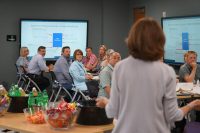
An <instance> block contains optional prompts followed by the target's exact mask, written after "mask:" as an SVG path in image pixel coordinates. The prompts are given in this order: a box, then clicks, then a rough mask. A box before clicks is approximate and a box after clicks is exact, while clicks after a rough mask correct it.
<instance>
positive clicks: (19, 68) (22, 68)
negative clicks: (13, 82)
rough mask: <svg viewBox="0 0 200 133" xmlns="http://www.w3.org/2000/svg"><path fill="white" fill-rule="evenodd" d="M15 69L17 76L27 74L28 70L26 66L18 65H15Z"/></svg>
mask: <svg viewBox="0 0 200 133" xmlns="http://www.w3.org/2000/svg"><path fill="white" fill-rule="evenodd" d="M15 68H16V70H17V74H27V71H26V69H25V68H24V66H18V65H17V64H16V63H15Z"/></svg>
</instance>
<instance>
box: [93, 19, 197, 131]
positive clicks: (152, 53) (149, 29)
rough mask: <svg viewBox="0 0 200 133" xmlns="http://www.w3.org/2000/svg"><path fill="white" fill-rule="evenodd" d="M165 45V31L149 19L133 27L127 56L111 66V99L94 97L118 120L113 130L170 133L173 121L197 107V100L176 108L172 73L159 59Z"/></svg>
mask: <svg viewBox="0 0 200 133" xmlns="http://www.w3.org/2000/svg"><path fill="white" fill-rule="evenodd" d="M164 44H165V36H164V33H163V31H162V29H161V27H160V26H159V24H158V23H157V22H156V21H155V20H153V19H152V18H144V19H140V20H139V21H137V22H136V23H135V24H134V25H133V26H132V28H131V30H130V33H129V36H128V49H129V54H130V56H129V57H127V58H126V59H124V60H122V61H121V62H119V63H118V64H116V66H115V68H114V71H113V77H112V86H111V96H110V99H109V100H108V99H106V98H100V99H97V106H100V107H104V106H105V105H106V114H107V116H108V117H111V118H115V119H117V123H116V126H115V127H114V129H113V133H131V132H132V133H170V126H171V125H172V124H173V123H174V122H175V121H179V120H181V119H183V117H184V116H185V115H186V114H187V113H188V112H189V111H190V110H192V109H197V108H198V107H199V105H200V101H199V100H195V101H192V102H191V103H189V104H188V105H186V106H184V107H182V108H179V107H178V105H177V96H176V76H175V72H174V70H173V69H172V68H171V67H169V66H168V65H166V64H164V63H162V62H160V61H159V60H160V58H161V57H163V55H164Z"/></svg>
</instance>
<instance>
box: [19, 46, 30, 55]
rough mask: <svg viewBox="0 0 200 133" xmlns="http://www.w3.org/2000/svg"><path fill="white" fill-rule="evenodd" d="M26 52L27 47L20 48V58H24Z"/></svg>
mask: <svg viewBox="0 0 200 133" xmlns="http://www.w3.org/2000/svg"><path fill="white" fill-rule="evenodd" d="M26 50H28V48H27V47H21V48H20V56H22V57H24V56H25V51H26Z"/></svg>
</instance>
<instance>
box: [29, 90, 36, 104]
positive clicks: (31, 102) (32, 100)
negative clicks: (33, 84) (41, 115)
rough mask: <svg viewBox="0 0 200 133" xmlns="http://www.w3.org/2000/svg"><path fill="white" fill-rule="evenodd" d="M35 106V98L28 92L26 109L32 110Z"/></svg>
mask: <svg viewBox="0 0 200 133" xmlns="http://www.w3.org/2000/svg"><path fill="white" fill-rule="evenodd" d="M34 105H35V98H34V96H33V93H32V92H30V94H29V98H28V107H29V108H32V107H33V106H34Z"/></svg>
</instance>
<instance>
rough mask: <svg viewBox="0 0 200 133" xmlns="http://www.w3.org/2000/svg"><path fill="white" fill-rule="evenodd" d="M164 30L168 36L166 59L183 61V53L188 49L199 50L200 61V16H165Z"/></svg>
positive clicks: (199, 57)
mask: <svg viewBox="0 0 200 133" xmlns="http://www.w3.org/2000/svg"><path fill="white" fill-rule="evenodd" d="M162 22H163V23H162V24H163V31H164V33H165V36H166V44H165V56H164V58H165V59H166V61H169V62H170V61H172V62H177V63H183V62H184V60H183V54H184V53H185V52H186V51H188V50H193V51H195V52H197V54H198V55H199V56H198V59H197V60H198V62H199V61H200V16H199V17H182V18H180V17H178V18H164V19H163V21H162Z"/></svg>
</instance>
